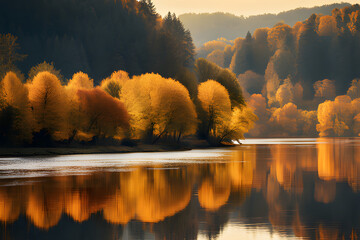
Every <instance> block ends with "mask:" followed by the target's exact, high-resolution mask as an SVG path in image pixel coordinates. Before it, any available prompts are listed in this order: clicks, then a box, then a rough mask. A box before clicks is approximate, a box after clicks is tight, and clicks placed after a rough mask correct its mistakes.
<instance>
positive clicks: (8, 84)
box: [1, 72, 33, 142]
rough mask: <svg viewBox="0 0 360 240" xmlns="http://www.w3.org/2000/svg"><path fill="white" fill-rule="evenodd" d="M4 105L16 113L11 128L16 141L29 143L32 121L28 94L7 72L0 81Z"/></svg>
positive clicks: (12, 74)
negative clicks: (0, 81) (0, 82)
mask: <svg viewBox="0 0 360 240" xmlns="http://www.w3.org/2000/svg"><path fill="white" fill-rule="evenodd" d="M1 85H2V89H3V90H2V95H3V100H4V104H6V105H7V106H10V107H12V108H13V109H14V110H15V111H16V116H15V118H14V122H13V124H12V126H11V128H12V129H13V130H14V131H15V133H16V136H13V137H15V138H16V140H17V141H21V142H22V141H27V142H30V141H31V139H32V130H33V129H32V127H33V119H32V114H31V108H30V102H29V96H28V95H29V92H28V89H27V88H26V87H25V86H24V84H22V82H21V81H20V79H19V78H18V77H17V76H16V74H15V73H13V72H8V73H7V74H6V75H5V77H4V79H3V80H2V84H1Z"/></svg>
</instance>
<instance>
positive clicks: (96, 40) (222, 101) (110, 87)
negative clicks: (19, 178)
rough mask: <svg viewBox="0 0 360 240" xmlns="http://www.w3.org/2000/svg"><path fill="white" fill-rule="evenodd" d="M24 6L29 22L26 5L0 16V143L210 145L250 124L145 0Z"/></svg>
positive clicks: (229, 84)
mask: <svg viewBox="0 0 360 240" xmlns="http://www.w3.org/2000/svg"><path fill="white" fill-rule="evenodd" d="M32 2H33V3H32V4H33V5H32V7H31V8H32V9H35V11H39V15H38V17H33V16H34V13H32V14H31V16H29V15H27V14H28V11H27V9H26V8H27V7H28V6H27V4H28V1H24V3H23V4H20V5H19V4H18V3H13V2H10V1H8V2H6V3H5V8H2V9H1V10H0V12H1V13H0V16H1V19H2V20H4V21H1V24H0V29H1V32H6V33H5V34H1V35H0V77H1V83H0V93H1V94H0V142H1V143H2V144H5V145H10V146H16V145H25V146H28V145H29V146H52V145H54V144H55V146H56V144H67V145H69V144H70V145H71V144H72V143H87V144H118V143H122V144H125V145H130V146H132V145H134V144H136V143H137V142H139V141H140V142H144V143H150V144H155V143H158V142H161V141H163V142H167V143H175V144H176V143H179V142H180V141H181V139H182V138H183V137H185V136H193V137H195V138H197V139H203V140H207V141H208V142H209V143H210V144H211V145H218V144H221V143H223V142H231V141H232V140H238V139H240V138H243V134H244V133H245V132H247V131H248V130H249V128H251V127H252V125H253V122H254V121H255V120H256V119H257V117H256V116H255V115H254V113H253V112H252V110H250V109H249V108H248V107H247V106H246V104H245V102H244V99H243V96H242V89H241V87H240V84H239V82H238V81H237V79H236V76H235V74H233V73H232V72H231V71H230V70H227V69H222V68H217V69H215V70H214V69H206V68H207V65H202V64H201V61H200V62H198V61H195V50H194V45H193V42H192V38H191V34H190V32H189V31H188V30H186V29H185V28H184V26H183V24H182V23H181V21H180V20H179V19H178V18H177V17H176V15H175V14H171V13H169V14H168V15H167V16H165V17H164V18H162V17H161V16H159V15H158V14H157V13H156V11H155V7H154V5H153V3H152V2H151V1H150V0H143V1H139V2H138V1H136V0H130V1H115V2H114V1H97V0H90V1H87V0H86V1H85V0H83V1H80V2H79V1H73V0H62V1H55V0H50V1H46V2H45V1H37V0H34V1H32ZM85 3H86V4H85ZM42 9H47V14H40V12H42ZM15 10H16V11H17V12H18V15H21V16H23V17H24V19H25V18H27V17H29V19H28V20H27V21H24V19H19V18H17V17H15V15H12V14H11V12H14V11H15ZM69 11H70V12H72V13H73V14H71V15H70V16H69V14H67V12H69ZM109 12H110V14H109ZM22 13H23V14H22ZM35 15H37V14H35ZM76 16H81V17H76ZM84 21H86V22H87V23H89V24H84ZM110 26H111V27H110ZM53 62H55V63H56V64H57V65H56V66H60V69H61V70H58V69H57V68H56V67H55V64H54V63H53ZM219 70H220V71H219ZM211 71H212V72H211ZM26 72H28V73H27V74H24V73H26ZM209 74H210V75H209Z"/></svg>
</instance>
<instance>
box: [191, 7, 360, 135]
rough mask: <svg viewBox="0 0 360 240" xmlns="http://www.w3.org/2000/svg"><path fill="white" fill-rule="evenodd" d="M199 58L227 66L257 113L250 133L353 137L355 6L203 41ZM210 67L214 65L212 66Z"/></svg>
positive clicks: (359, 35) (359, 29) (359, 73)
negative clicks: (242, 35)
mask: <svg viewBox="0 0 360 240" xmlns="http://www.w3.org/2000/svg"><path fill="white" fill-rule="evenodd" d="M198 54H199V56H202V57H205V58H206V59H207V60H209V61H212V62H214V63H216V64H217V65H219V66H221V67H225V68H229V69H231V71H233V72H234V73H235V74H236V75H237V77H238V80H239V82H240V84H241V86H242V87H243V88H244V93H245V95H246V97H247V99H248V102H249V106H251V107H253V108H254V109H256V110H255V113H256V114H257V115H258V116H259V118H260V119H259V121H258V123H257V125H256V126H255V128H254V129H253V131H251V133H250V135H251V136H317V135H318V134H320V136H357V135H358V134H359V131H360V128H359V127H360V125H359V124H360V114H359V113H360V106H359V103H360V98H359V97H360V88H359V87H360V82H359V79H358V78H360V6H359V5H357V4H356V5H352V6H350V7H344V8H342V9H334V10H333V11H332V14H331V15H317V14H313V15H311V16H310V17H309V18H308V19H307V20H306V21H304V22H297V23H296V24H295V25H294V26H293V27H291V26H289V25H286V24H283V23H279V24H276V25H275V26H274V27H272V28H259V29H256V30H255V32H254V34H250V33H248V34H247V35H246V37H245V38H237V39H235V40H234V41H227V40H216V41H211V42H208V43H206V44H204V45H203V46H202V47H201V48H200V49H199V50H198ZM215 66H216V65H215V64H214V67H215Z"/></svg>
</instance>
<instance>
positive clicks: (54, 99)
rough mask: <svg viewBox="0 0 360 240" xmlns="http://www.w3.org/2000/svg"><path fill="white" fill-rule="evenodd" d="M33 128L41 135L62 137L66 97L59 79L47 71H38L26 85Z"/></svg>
mask: <svg viewBox="0 0 360 240" xmlns="http://www.w3.org/2000/svg"><path fill="white" fill-rule="evenodd" d="M28 88H29V99H30V103H31V107H32V109H33V115H34V119H35V130H36V131H37V132H40V133H41V134H43V136H44V137H45V136H51V137H53V138H64V136H63V135H62V134H63V133H64V128H65V126H66V125H65V121H66V119H67V114H68V105H67V97H66V93H65V91H64V88H63V86H62V85H61V83H60V80H59V79H58V78H57V77H56V76H55V75H54V74H51V73H49V72H40V73H38V74H37V75H36V76H35V77H34V79H33V81H32V82H31V83H30V84H29V85H28Z"/></svg>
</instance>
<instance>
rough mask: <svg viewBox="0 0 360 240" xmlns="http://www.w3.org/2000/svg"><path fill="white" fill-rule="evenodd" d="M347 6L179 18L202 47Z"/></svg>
mask: <svg viewBox="0 0 360 240" xmlns="http://www.w3.org/2000/svg"><path fill="white" fill-rule="evenodd" d="M345 6H350V4H349V3H339V4H331V5H323V6H319V7H313V8H297V9H294V10H290V11H286V12H281V13H279V14H263V15H255V16H250V17H247V18H245V17H243V16H236V15H233V14H230V13H211V14H210V13H202V14H194V13H187V14H183V15H180V16H179V18H180V20H181V21H182V22H183V24H184V26H185V28H187V29H189V30H190V32H191V35H192V37H193V40H194V43H195V45H196V46H197V47H199V46H201V45H202V44H204V43H205V42H208V41H211V40H216V39H218V38H220V37H224V38H226V39H231V40H232V39H235V38H237V37H239V36H243V37H245V35H246V33H247V32H248V31H250V32H253V31H254V30H255V29H256V28H261V27H273V26H274V25H275V24H276V23H278V22H282V21H283V22H284V23H286V24H288V25H290V26H292V25H294V24H295V23H296V22H298V21H304V20H306V19H307V18H308V17H309V16H310V15H311V14H313V13H317V14H323V15H330V14H331V11H332V10H333V9H334V8H343V7H345Z"/></svg>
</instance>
